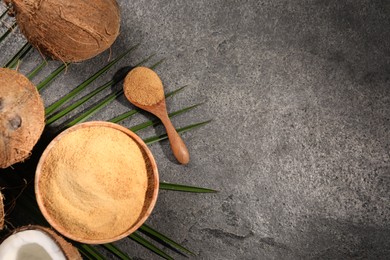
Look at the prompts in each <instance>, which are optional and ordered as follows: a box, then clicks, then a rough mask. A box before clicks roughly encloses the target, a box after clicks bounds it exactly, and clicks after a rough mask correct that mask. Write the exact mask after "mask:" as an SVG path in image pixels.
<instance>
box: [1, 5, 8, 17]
mask: <svg viewBox="0 0 390 260" xmlns="http://www.w3.org/2000/svg"><path fill="white" fill-rule="evenodd" d="M8 11H9V7H7V8H6V9H5V10H4V12H3V13H2V14H1V15H0V20H1V19H3V18H4V16H6V15H7V13H8Z"/></svg>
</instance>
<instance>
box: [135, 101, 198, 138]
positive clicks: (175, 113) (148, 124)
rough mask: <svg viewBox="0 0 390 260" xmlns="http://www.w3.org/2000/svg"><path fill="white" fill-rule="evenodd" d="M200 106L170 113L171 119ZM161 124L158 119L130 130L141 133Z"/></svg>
mask: <svg viewBox="0 0 390 260" xmlns="http://www.w3.org/2000/svg"><path fill="white" fill-rule="evenodd" d="M200 105H201V104H196V105H193V106H189V107H186V108H183V109H180V110H178V111H175V112H172V113H169V114H168V116H169V117H170V118H172V117H174V116H177V115H180V114H183V113H185V112H188V111H190V110H192V109H194V108H196V107H198V106H200ZM159 124H161V121H160V120H157V119H156V120H149V121H147V122H144V123H142V124H138V125H135V126H132V127H130V128H129V129H130V130H131V131H133V132H138V131H140V130H142V129H145V128H147V127H149V126H156V125H159Z"/></svg>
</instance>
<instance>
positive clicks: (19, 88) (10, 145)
mask: <svg viewBox="0 0 390 260" xmlns="http://www.w3.org/2000/svg"><path fill="white" fill-rule="evenodd" d="M44 127H45V108H44V105H43V101H42V99H41V97H40V95H39V93H38V90H37V89H36V87H35V86H34V85H33V84H32V83H31V81H30V80H29V79H28V78H26V77H25V76H23V75H22V74H20V73H19V72H17V71H15V70H11V69H4V68H0V154H1V156H0V168H7V167H9V166H11V165H12V164H15V163H17V162H21V161H23V160H24V159H26V158H27V157H28V156H29V155H30V153H31V150H32V148H33V147H34V145H35V144H36V142H37V141H38V139H39V137H40V136H41V134H42V132H43V129H44Z"/></svg>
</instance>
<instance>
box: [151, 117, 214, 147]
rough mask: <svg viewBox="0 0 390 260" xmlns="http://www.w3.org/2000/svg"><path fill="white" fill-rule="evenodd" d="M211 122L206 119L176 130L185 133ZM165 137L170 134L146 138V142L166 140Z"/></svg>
mask: <svg viewBox="0 0 390 260" xmlns="http://www.w3.org/2000/svg"><path fill="white" fill-rule="evenodd" d="M210 122H211V120H207V121H204V122H200V123H196V124H191V125H188V126H185V127H182V128H177V129H176V131H177V132H178V133H179V134H181V133H185V132H188V131H190V130H192V129H195V128H198V127H201V126H204V125H206V124H208V123H210ZM165 139H168V136H167V135H166V134H162V135H158V136H153V137H149V138H146V139H144V142H145V143H146V144H147V145H150V144H153V143H157V142H160V141H162V140H165Z"/></svg>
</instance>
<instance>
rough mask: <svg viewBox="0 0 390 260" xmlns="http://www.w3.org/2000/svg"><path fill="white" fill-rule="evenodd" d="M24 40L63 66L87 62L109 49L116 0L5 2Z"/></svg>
mask: <svg viewBox="0 0 390 260" xmlns="http://www.w3.org/2000/svg"><path fill="white" fill-rule="evenodd" d="M7 1H9V2H11V4H12V7H13V12H14V14H15V16H16V21H17V23H18V25H19V27H20V30H21V31H22V33H23V34H24V35H25V36H26V38H27V40H28V41H29V42H30V43H31V44H32V45H33V46H35V47H36V48H37V49H38V50H39V51H40V52H42V53H43V54H45V55H48V56H50V57H52V58H54V59H57V60H61V61H63V62H78V61H83V60H86V59H90V58H92V57H94V56H96V55H98V54H99V53H101V52H103V51H105V50H106V49H108V48H109V47H110V46H111V45H112V44H113V42H114V41H115V39H116V38H117V36H118V35H119V27H120V11H119V7H118V4H117V2H116V0H93V1H91V0H70V1H64V0H7Z"/></svg>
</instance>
